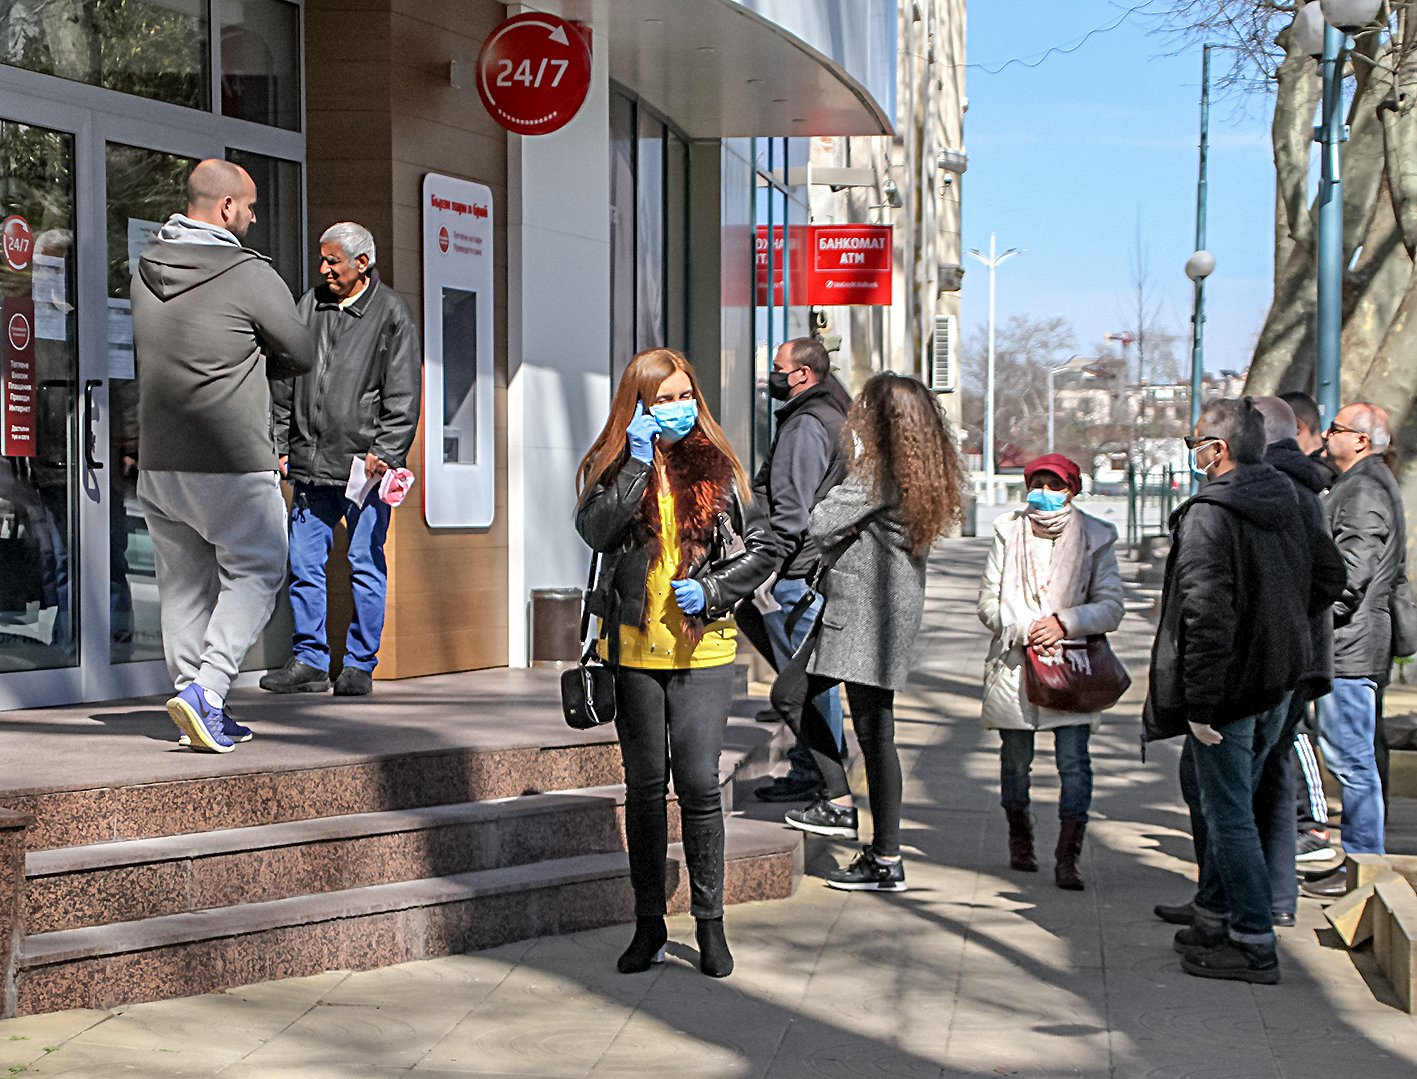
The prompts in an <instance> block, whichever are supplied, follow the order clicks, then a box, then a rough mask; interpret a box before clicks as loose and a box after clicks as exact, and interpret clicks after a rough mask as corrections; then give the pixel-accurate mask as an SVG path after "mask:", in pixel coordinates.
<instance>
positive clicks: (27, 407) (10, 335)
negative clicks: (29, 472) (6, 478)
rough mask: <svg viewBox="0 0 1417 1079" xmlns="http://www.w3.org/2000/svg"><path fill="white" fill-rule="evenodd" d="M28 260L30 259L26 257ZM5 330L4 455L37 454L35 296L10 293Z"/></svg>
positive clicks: (1, 311)
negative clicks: (35, 447) (35, 451)
mask: <svg viewBox="0 0 1417 1079" xmlns="http://www.w3.org/2000/svg"><path fill="white" fill-rule="evenodd" d="M26 261H28V260H26ZM0 323H3V324H4V332H5V364H4V368H3V372H0V373H3V375H4V378H3V380H0V381H2V382H3V386H0V394H3V398H0V422H3V423H4V430H3V432H0V435H3V437H0V455H3V456H5V457H33V456H34V394H35V389H34V300H33V299H32V298H31V297H29V296H6V297H5V302H4V305H3V307H0Z"/></svg>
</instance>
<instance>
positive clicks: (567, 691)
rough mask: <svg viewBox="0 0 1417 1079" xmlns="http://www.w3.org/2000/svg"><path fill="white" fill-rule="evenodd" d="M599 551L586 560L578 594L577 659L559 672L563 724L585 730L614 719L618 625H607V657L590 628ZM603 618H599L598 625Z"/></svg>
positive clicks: (618, 644) (618, 656)
mask: <svg viewBox="0 0 1417 1079" xmlns="http://www.w3.org/2000/svg"><path fill="white" fill-rule="evenodd" d="M599 566H600V555H599V554H597V555H595V557H593V558H592V559H591V560H590V580H589V581H587V582H586V589H585V594H584V595H583V596H582V597H581V661H580V663H578V664H577V665H576V666H574V667H572V668H570V669H569V670H566V671H563V672H561V713H562V715H564V716H565V717H566V725H567V726H569V727H574V728H575V729H576V730H578V731H588V730H591V729H593V728H595V727H599V726H601V725H603V724H605V723H613V722H614V721H615V672H616V669H617V665H618V663H619V659H620V634H619V632H618V630H619V628H620V627H619V626H618V625H616V626H611V627H610V632H609V634H608V640H609V641H610V658H609V659H608V660H603V659H601V658H600V657H599V656H598V655H596V652H595V637H594V636H593V635H592V634H591V632H590V602H589V601H590V593H591V589H593V588H594V587H595V571H596V569H597V568H598V567H599ZM604 624H605V620H604V619H601V625H602V627H603V626H604Z"/></svg>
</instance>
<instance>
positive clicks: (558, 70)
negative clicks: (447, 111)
mask: <svg viewBox="0 0 1417 1079" xmlns="http://www.w3.org/2000/svg"><path fill="white" fill-rule="evenodd" d="M589 90H590V49H589V48H588V47H587V45H586V42H585V38H583V37H582V36H581V33H580V31H579V30H577V29H576V28H575V27H574V26H572V25H571V24H570V23H568V22H566V20H565V19H560V18H557V17H556V16H555V15H544V14H541V13H540V12H527V13H526V14H524V15H514V16H513V17H512V18H510V19H508V20H507V21H506V22H504V23H502V24H500V25H499V26H498V27H497V29H495V30H493V31H492V33H490V34H488V35H487V40H486V41H484V42H483V43H482V51H481V52H480V53H478V54H477V93H478V95H479V96H480V97H481V98H482V104H483V105H485V106H486V107H487V111H488V112H489V113H490V114H491V116H492V119H494V120H496V121H497V123H499V124H501V125H502V126H503V127H505V128H506V129H507V130H508V131H515V132H516V133H517V134H518V135H545V134H548V133H549V132H552V131H555V130H557V129H558V128H561V127H564V126H565V125H566V124H568V123H570V121H571V118H572V117H573V116H575V115H576V113H577V112H578V111H580V107H581V105H582V104H584V102H585V99H586V94H587V93H588V92H589Z"/></svg>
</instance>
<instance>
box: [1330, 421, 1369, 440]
mask: <svg viewBox="0 0 1417 1079" xmlns="http://www.w3.org/2000/svg"><path fill="white" fill-rule="evenodd" d="M1367 433H1368V432H1367V431H1360V430H1358V428H1356V427H1344V426H1343V424H1341V423H1331V424H1329V425H1328V430H1327V431H1325V432H1324V436H1325V437H1331V436H1333V435H1366V434H1367Z"/></svg>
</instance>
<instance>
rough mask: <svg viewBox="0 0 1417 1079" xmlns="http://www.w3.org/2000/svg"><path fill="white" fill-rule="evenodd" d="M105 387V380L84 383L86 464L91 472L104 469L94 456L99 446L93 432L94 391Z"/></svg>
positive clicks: (99, 379) (98, 379)
mask: <svg viewBox="0 0 1417 1079" xmlns="http://www.w3.org/2000/svg"><path fill="white" fill-rule="evenodd" d="M102 385H103V379H101V378H91V379H89V380H88V381H87V382H85V383H84V464H85V465H87V466H88V469H89V471H90V472H97V471H99V469H101V468H103V462H102V461H100V460H99V459H98V458H97V457H95V456H94V450H95V449H96V448H97V446H98V436H97V435H95V434H94V430H93V412H94V408H93V391H94V390H95V389H96V388H97V387H99V386H102Z"/></svg>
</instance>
